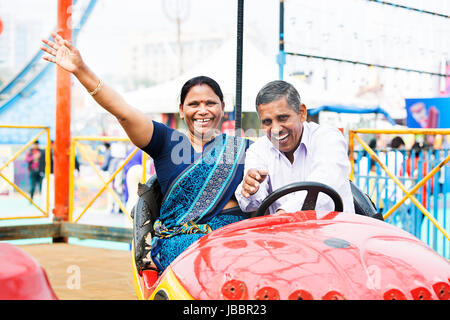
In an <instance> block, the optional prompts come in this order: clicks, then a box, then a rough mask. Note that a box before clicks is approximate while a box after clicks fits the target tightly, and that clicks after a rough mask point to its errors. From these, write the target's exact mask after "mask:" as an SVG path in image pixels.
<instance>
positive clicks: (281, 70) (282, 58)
mask: <svg viewBox="0 0 450 320" xmlns="http://www.w3.org/2000/svg"><path fill="white" fill-rule="evenodd" d="M277 63H278V70H279V75H278V77H279V80H283V76H284V65H285V64H286V54H285V52H284V0H280V35H279V52H278V56H277Z"/></svg>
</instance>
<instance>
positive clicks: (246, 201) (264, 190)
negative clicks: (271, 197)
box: [234, 144, 269, 212]
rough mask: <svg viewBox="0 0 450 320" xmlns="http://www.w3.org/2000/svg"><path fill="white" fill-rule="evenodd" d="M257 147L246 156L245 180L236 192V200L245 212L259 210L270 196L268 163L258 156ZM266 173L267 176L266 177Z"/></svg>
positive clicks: (248, 150)
mask: <svg viewBox="0 0 450 320" xmlns="http://www.w3.org/2000/svg"><path fill="white" fill-rule="evenodd" d="M257 152H258V150H257V146H256V145H255V144H253V145H252V146H250V148H249V149H247V151H246V154H245V167H244V179H243V180H242V182H241V183H240V184H239V186H238V187H237V189H236V191H235V193H234V194H235V196H236V199H237V201H238V203H239V206H240V207H241V209H242V211H244V212H251V211H255V210H256V209H258V207H259V205H260V204H261V202H262V201H263V200H264V199H265V198H266V197H267V195H268V194H269V192H268V190H269V182H268V180H269V178H268V177H267V174H268V172H267V169H265V170H263V169H262V168H267V163H265V162H264V161H263V160H262V157H261V156H259V155H258V153H257ZM264 173H266V176H264Z"/></svg>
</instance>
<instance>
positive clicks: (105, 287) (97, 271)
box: [19, 243, 137, 300]
mask: <svg viewBox="0 0 450 320" xmlns="http://www.w3.org/2000/svg"><path fill="white" fill-rule="evenodd" d="M19 248H21V249H22V250H23V251H25V252H27V253H28V254H30V255H31V256H33V257H34V258H35V259H36V260H37V261H38V262H39V263H40V264H41V266H42V267H43V268H44V269H45V271H46V273H47V276H48V278H49V281H50V284H51V286H52V287H53V290H54V291H55V294H56V296H57V297H58V299H60V300H136V299H137V298H136V294H135V291H134V286H133V274H132V267H131V253H130V252H129V251H121V250H110V249H100V248H92V247H85V246H78V245H72V244H67V243H53V244H33V245H21V246H19Z"/></svg>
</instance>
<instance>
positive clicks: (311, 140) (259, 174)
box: [235, 80, 355, 213]
mask: <svg viewBox="0 0 450 320" xmlns="http://www.w3.org/2000/svg"><path fill="white" fill-rule="evenodd" d="M256 109H257V111H258V115H259V118H260V121H261V128H262V129H263V130H264V131H265V132H266V136H264V137H261V138H259V139H258V140H257V141H256V142H255V143H253V144H252V145H251V146H250V147H249V149H248V150H247V152H246V158H245V169H244V172H245V174H244V179H243V181H242V182H241V184H240V185H239V186H238V188H237V189H236V192H235V195H236V198H237V200H238V202H239V205H240V207H241V209H242V210H243V211H245V212H250V211H255V210H256V209H257V208H258V207H259V205H260V204H261V202H262V201H263V200H264V199H265V198H266V197H267V196H268V195H269V194H270V193H272V192H273V191H274V190H276V189H278V188H281V187H283V186H286V185H288V184H290V183H293V182H301V181H315V182H321V183H324V184H326V185H329V186H330V187H332V188H333V189H335V190H336V191H337V192H338V193H339V195H340V196H341V198H342V201H343V204H344V212H349V213H354V212H355V208H354V205H353V197H352V193H351V188H350V182H349V178H348V177H349V174H350V162H349V160H348V156H347V143H346V141H345V139H344V136H343V135H342V133H341V132H340V131H339V130H338V129H337V128H332V127H328V126H324V125H318V124H316V123H312V122H306V115H307V110H306V106H305V105H304V104H302V103H301V101H300V95H299V93H298V92H297V90H296V89H295V88H294V86H292V85H291V84H289V83H287V82H285V81H281V80H277V81H272V82H269V83H268V84H266V85H265V86H264V87H263V88H262V89H261V90H260V91H259V93H258V95H257V97H256ZM305 195H306V193H305V191H299V192H296V193H292V194H288V195H286V196H284V197H282V198H280V199H279V200H278V201H276V202H275V203H274V204H272V205H271V206H270V208H269V211H270V213H274V212H295V211H299V210H300V209H301V207H302V205H303V202H304V200H305ZM333 209H334V204H333V202H332V200H331V198H329V197H328V196H327V195H324V194H319V197H318V199H317V204H316V210H327V211H331V210H333Z"/></svg>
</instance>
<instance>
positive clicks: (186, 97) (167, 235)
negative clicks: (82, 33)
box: [41, 34, 248, 271]
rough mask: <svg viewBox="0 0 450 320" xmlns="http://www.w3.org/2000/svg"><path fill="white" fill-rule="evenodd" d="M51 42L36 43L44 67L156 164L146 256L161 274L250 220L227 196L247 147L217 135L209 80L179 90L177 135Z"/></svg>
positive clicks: (62, 43) (67, 46) (219, 109)
mask: <svg viewBox="0 0 450 320" xmlns="http://www.w3.org/2000/svg"><path fill="white" fill-rule="evenodd" d="M52 36H53V38H54V39H55V42H53V41H50V40H46V39H43V40H42V41H43V42H44V43H45V44H46V45H47V46H48V47H46V46H41V49H42V50H44V51H45V52H47V53H49V54H50V56H45V57H44V59H45V60H47V61H50V62H53V63H56V64H57V65H59V66H60V67H62V68H63V69H65V70H67V71H69V72H71V73H72V74H73V75H74V76H75V77H76V78H77V79H78V80H79V81H80V83H81V84H82V85H83V86H84V87H85V88H86V89H87V90H88V92H89V93H90V94H91V95H92V96H93V98H94V99H95V100H96V101H97V102H98V103H99V104H100V105H101V106H102V107H103V108H104V109H105V110H107V111H108V112H110V113H111V114H113V115H114V116H115V117H116V118H117V120H118V121H119V123H120V124H121V125H122V127H123V128H124V130H125V131H126V133H127V135H128V137H129V138H130V140H131V141H132V143H133V144H135V145H136V146H137V147H139V148H141V149H142V150H143V151H145V152H147V153H148V154H149V155H150V156H151V157H152V158H153V160H154V165H155V170H156V174H157V177H158V180H159V183H160V185H161V191H162V193H163V195H164V198H163V203H162V206H161V212H160V218H159V219H158V220H157V221H156V222H155V226H154V229H155V237H154V238H153V239H152V252H151V256H152V260H153V262H154V263H155V264H156V266H157V267H158V268H159V269H160V270H161V271H162V270H164V269H165V268H166V267H167V266H168V265H169V264H170V262H171V261H172V260H173V259H175V258H176V257H177V256H178V255H179V254H180V253H181V252H183V251H184V250H185V249H186V248H187V247H188V246H189V245H190V244H191V243H193V242H194V241H195V240H197V239H198V238H200V237H201V236H203V235H205V234H207V233H209V232H211V231H212V230H215V229H217V228H220V227H222V226H225V225H227V224H229V223H232V222H236V221H239V220H242V219H244V218H247V217H248V215H247V214H245V213H243V212H242V211H241V210H240V208H239V206H238V204H237V202H236V200H235V199H234V196H233V194H234V190H235V189H236V187H237V185H238V184H239V183H240V182H241V180H242V176H243V169H244V156H245V150H246V149H247V148H248V141H247V140H245V139H242V138H240V137H231V136H227V135H225V134H220V132H218V130H217V127H218V125H219V124H220V122H221V119H222V117H223V114H224V107H225V104H224V101H223V94H222V91H221V89H220V87H219V85H218V84H217V83H216V82H215V81H214V80H213V79H211V78H208V77H204V76H200V77H196V78H193V79H191V80H189V81H187V82H186V83H185V84H184V86H183V88H182V89H181V94H180V105H179V111H180V116H181V118H182V119H184V121H185V123H186V126H187V129H188V131H187V134H183V133H181V132H178V131H176V130H173V129H171V128H168V127H167V126H165V125H163V124H161V123H158V122H155V121H150V119H148V118H147V117H146V116H145V115H144V114H143V113H142V112H141V111H139V110H137V109H135V108H133V107H131V106H130V105H128V104H127V103H126V102H125V101H124V100H123V98H122V97H121V96H120V95H119V94H118V93H117V92H116V91H114V90H113V89H112V88H111V87H109V86H108V85H106V84H104V83H103V81H101V79H99V78H98V77H97V76H96V75H95V74H94V73H93V72H92V71H91V70H90V69H89V68H88V67H87V65H86V64H85V63H84V62H83V60H82V58H81V55H80V53H79V51H78V50H77V49H76V48H74V47H73V46H72V44H71V43H69V42H68V41H67V40H64V39H63V38H62V37H61V36H59V35H56V34H52Z"/></svg>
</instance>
